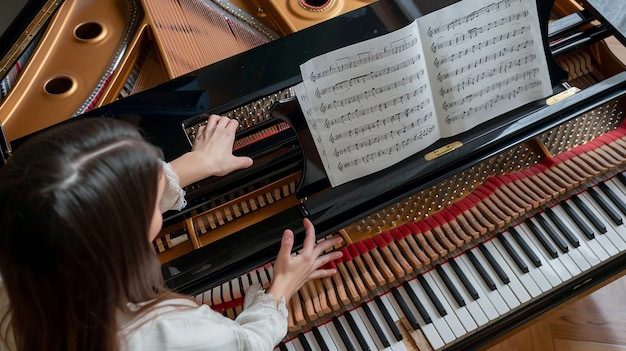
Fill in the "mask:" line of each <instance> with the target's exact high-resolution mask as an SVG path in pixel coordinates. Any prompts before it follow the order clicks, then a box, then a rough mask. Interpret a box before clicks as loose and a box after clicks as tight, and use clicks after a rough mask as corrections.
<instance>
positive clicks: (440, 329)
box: [409, 279, 457, 347]
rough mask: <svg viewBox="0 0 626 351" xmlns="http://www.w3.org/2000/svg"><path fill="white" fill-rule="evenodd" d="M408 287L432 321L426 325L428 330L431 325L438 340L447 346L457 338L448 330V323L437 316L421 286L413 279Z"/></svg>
mask: <svg viewBox="0 0 626 351" xmlns="http://www.w3.org/2000/svg"><path fill="white" fill-rule="evenodd" d="M409 286H410V287H411V288H413V292H415V295H416V296H417V298H418V299H419V300H420V301H421V302H422V306H424V309H426V311H427V312H428V315H429V317H430V319H431V321H432V322H431V323H430V324H428V326H429V328H430V325H432V328H434V329H435V331H436V332H437V334H439V336H440V338H441V339H442V341H443V342H444V343H445V344H449V343H451V342H452V341H454V340H455V339H456V338H457V337H456V336H455V335H454V333H452V330H450V327H449V326H448V323H447V322H446V321H445V319H444V318H443V317H441V316H440V315H439V312H437V310H436V309H435V307H434V306H433V304H432V302H431V301H430V299H429V298H428V296H427V295H426V293H425V292H424V290H422V286H421V285H419V283H418V282H417V280H415V279H411V280H410V281H409ZM431 344H432V343H431ZM433 347H434V346H433Z"/></svg>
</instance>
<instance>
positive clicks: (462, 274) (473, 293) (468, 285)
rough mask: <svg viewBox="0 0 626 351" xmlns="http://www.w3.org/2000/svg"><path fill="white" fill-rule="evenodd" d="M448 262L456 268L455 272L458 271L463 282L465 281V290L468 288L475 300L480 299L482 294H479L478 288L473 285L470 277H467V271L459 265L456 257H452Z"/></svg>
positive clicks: (457, 273)
mask: <svg viewBox="0 0 626 351" xmlns="http://www.w3.org/2000/svg"><path fill="white" fill-rule="evenodd" d="M448 262H449V263H450V267H452V269H453V270H454V273H456V275H457V276H458V277H459V279H460V280H461V283H463V286H464V287H465V290H467V293H468V294H470V296H471V297H472V298H473V299H474V300H478V298H480V296H479V295H478V291H476V288H475V287H474V286H473V285H472V283H471V282H470V281H469V279H467V276H466V275H465V272H463V270H462V269H461V267H459V264H458V263H456V261H455V260H454V258H450V259H449V260H448Z"/></svg>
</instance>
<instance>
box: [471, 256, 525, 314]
mask: <svg viewBox="0 0 626 351" xmlns="http://www.w3.org/2000/svg"><path fill="white" fill-rule="evenodd" d="M485 250H486V249H485ZM468 251H469V252H471V254H472V256H473V257H474V258H475V259H476V262H477V263H478V264H480V267H482V268H483V269H484V270H485V271H486V272H487V273H488V274H489V276H490V277H492V278H493V279H491V281H492V282H493V283H494V285H495V290H494V291H497V292H498V293H499V294H500V296H501V297H502V299H503V300H504V302H505V303H506V305H507V306H508V307H509V309H514V308H517V307H519V306H520V304H521V303H522V302H520V300H519V299H518V297H517V296H516V295H515V294H514V293H513V291H512V290H511V287H510V286H508V283H504V282H502V281H501V280H500V279H499V278H498V277H497V276H498V274H497V273H496V271H495V270H494V269H493V266H492V265H491V264H490V263H489V262H488V261H487V259H486V258H485V256H484V254H483V252H482V251H481V250H480V249H479V248H477V247H475V248H473V249H471V250H468ZM468 258H469V255H468ZM472 264H473V265H475V263H474V262H472Z"/></svg>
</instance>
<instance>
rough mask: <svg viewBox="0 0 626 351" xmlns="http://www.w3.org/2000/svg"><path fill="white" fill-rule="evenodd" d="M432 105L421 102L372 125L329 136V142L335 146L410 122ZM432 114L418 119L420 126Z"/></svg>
mask: <svg viewBox="0 0 626 351" xmlns="http://www.w3.org/2000/svg"><path fill="white" fill-rule="evenodd" d="M429 104H430V99H426V100H424V101H422V102H420V103H419V104H417V105H414V106H410V107H407V108H406V109H405V110H404V111H402V112H398V113H395V114H392V115H390V116H387V117H385V118H382V119H377V120H376V121H374V122H371V123H367V124H364V125H362V126H359V127H355V128H352V129H350V130H347V131H344V132H341V133H336V134H332V133H331V134H330V135H329V136H328V141H329V142H330V143H331V144H334V143H336V142H338V141H342V140H344V139H349V140H350V139H353V138H355V137H359V136H361V135H365V134H366V133H370V132H372V131H375V130H377V129H379V128H383V127H387V126H388V125H391V126H393V125H394V124H395V123H401V122H402V121H403V120H408V119H411V118H413V116H414V115H415V114H416V113H418V112H419V111H422V110H423V109H424V107H425V106H428V105H429ZM431 116H432V113H427V114H426V115H425V117H422V118H418V119H416V120H415V121H416V122H417V123H418V125H421V124H422V123H425V122H426V119H425V118H426V117H428V118H429V117H431Z"/></svg>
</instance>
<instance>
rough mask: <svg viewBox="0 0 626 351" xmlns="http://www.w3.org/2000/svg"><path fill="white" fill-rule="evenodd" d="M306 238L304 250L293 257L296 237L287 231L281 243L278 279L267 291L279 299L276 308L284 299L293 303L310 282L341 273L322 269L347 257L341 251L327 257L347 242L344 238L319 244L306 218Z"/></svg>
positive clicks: (277, 266)
mask: <svg viewBox="0 0 626 351" xmlns="http://www.w3.org/2000/svg"><path fill="white" fill-rule="evenodd" d="M303 223H304V228H305V230H306V236H305V238H304V244H303V246H302V249H301V250H300V251H298V252H297V253H296V254H292V253H291V250H292V249H293V243H294V235H293V232H292V231H291V230H289V229H287V230H285V232H284V233H283V237H282V240H281V245H280V251H279V252H278V256H277V257H276V262H275V263H274V278H273V279H272V284H271V285H270V287H269V288H268V289H267V293H268V294H272V296H274V299H275V300H276V305H278V303H279V302H280V300H281V298H282V297H285V301H289V299H291V297H292V296H293V295H295V294H296V293H297V292H298V290H300V288H301V287H302V285H304V283H306V282H307V281H308V280H311V279H317V278H324V277H328V276H330V275H332V274H335V273H336V272H337V270H336V269H322V268H320V267H321V266H323V265H325V264H326V263H328V262H330V261H332V260H335V259H338V258H340V257H342V256H343V254H342V253H341V251H334V252H331V253H328V254H323V253H324V252H325V251H326V250H328V249H330V248H331V247H333V246H335V245H338V244H339V243H341V241H342V240H343V239H342V238H341V237H335V238H332V239H327V240H323V241H321V242H319V243H316V242H315V228H314V227H313V223H311V221H310V220H308V219H306V218H305V219H304V221H303Z"/></svg>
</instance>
